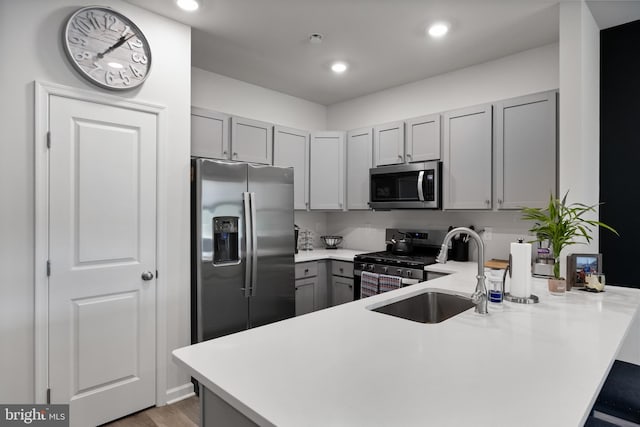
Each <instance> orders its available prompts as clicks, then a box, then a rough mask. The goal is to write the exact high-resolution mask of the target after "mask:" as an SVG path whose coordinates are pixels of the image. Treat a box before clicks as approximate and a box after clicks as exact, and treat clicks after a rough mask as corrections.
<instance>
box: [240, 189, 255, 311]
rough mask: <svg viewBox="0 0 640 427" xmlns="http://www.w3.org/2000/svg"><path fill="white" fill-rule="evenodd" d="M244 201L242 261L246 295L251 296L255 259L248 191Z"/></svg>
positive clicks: (243, 194)
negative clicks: (252, 266) (253, 256)
mask: <svg viewBox="0 0 640 427" xmlns="http://www.w3.org/2000/svg"><path fill="white" fill-rule="evenodd" d="M242 202H243V207H244V210H243V219H244V247H245V251H244V256H243V258H242V262H244V288H242V290H243V291H244V297H245V298H249V297H250V296H251V294H250V291H251V264H252V261H253V258H252V257H251V255H252V252H253V251H252V248H253V235H252V234H251V223H252V222H253V221H252V218H251V200H250V195H249V193H247V192H244V193H242Z"/></svg>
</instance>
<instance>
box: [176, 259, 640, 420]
mask: <svg viewBox="0 0 640 427" xmlns="http://www.w3.org/2000/svg"><path fill="white" fill-rule="evenodd" d="M429 269H430V270H432V271H440V272H450V273H454V274H451V275H448V276H445V277H442V278H439V279H435V280H432V281H429V282H424V283H421V284H418V285H413V286H410V287H406V288H403V289H400V290H397V291H394V292H390V293H387V294H382V295H376V296H373V297H370V298H367V299H364V300H359V301H354V302H352V303H348V304H343V305H340V306H337V307H333V308H329V309H326V310H321V311H317V312H314V313H309V314H307V315H304V316H300V317H296V318H294V319H289V320H286V321H282V322H278V323H274V324H271V325H267V326H263V327H260V328H256V329H251V330H248V331H245V332H241V333H237V334H233V335H229V336H226V337H222V338H218V339H215V340H211V341H207V342H203V343H200V344H197V345H194V346H190V347H185V348H181V349H178V350H175V351H174V352H173V354H174V360H176V361H177V362H178V363H179V364H180V365H182V366H184V367H186V369H187V371H188V372H189V373H190V374H191V375H192V376H194V377H195V378H196V379H198V380H199V381H200V382H201V383H202V384H203V385H204V386H205V387H207V388H209V389H210V390H211V391H212V392H214V393H216V394H217V395H219V396H220V397H222V398H223V399H225V400H226V401H227V402H228V403H230V404H231V405H232V406H234V407H236V409H238V410H239V411H240V412H242V413H243V414H245V415H246V416H247V417H249V418H250V419H252V420H253V421H254V422H256V423H258V424H260V425H277V426H283V427H284V426H414V425H415V426H417V425H420V426H423V425H432V426H438V427H440V426H456V427H458V426H471V425H473V426H516V425H517V426H518V427H523V426H545V427H550V426H562V427H570V426H582V425H583V423H584V421H585V419H586V417H587V415H588V413H589V410H590V408H591V406H592V403H593V402H594V400H595V397H596V396H597V393H598V391H599V389H600V387H601V386H602V382H603V381H604V378H605V377H606V374H607V372H608V371H609V369H610V367H611V364H612V363H613V360H614V359H615V356H616V354H617V352H618V350H619V348H620V346H621V344H622V342H623V340H624V338H625V336H626V333H627V331H628V329H629V325H630V324H631V321H632V319H633V316H634V314H635V313H636V311H637V309H638V306H639V305H640V291H638V290H635V289H627V288H616V287H611V286H609V287H607V288H605V291H606V292H604V293H600V294H592V293H588V292H584V291H580V290H572V291H571V292H568V293H566V295H564V296H553V295H550V294H549V293H548V292H547V290H546V281H544V280H540V279H534V283H533V292H534V293H535V294H536V295H538V296H539V298H540V303H539V304H535V305H519V304H513V303H505V307H504V309H503V310H502V311H491V307H490V308H489V310H490V314H489V315H488V316H480V315H477V314H475V313H474V312H473V309H470V310H468V311H466V312H464V313H462V314H460V315H458V316H455V317H453V318H450V319H448V320H446V321H444V322H442V323H439V324H422V323H416V322H412V321H408V320H404V319H400V318H396V317H392V316H387V315H384V314H380V313H376V312H372V311H370V310H368V309H367V307H371V306H380V305H383V304H384V303H386V302H388V301H391V300H396V299H402V298H403V297H405V296H407V295H411V294H416V293H420V292H421V291H423V290H424V289H425V288H429V287H431V288H443V289H449V290H454V291H461V292H464V293H467V294H470V293H471V292H472V291H473V289H474V288H475V278H474V276H475V272H476V266H475V264H473V263H456V262H449V263H447V264H445V265H438V266H430V267H429Z"/></svg>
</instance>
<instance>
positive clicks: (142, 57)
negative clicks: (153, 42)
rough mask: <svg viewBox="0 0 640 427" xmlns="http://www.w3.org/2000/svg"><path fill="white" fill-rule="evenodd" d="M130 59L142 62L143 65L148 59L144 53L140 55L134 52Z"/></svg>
mask: <svg viewBox="0 0 640 427" xmlns="http://www.w3.org/2000/svg"><path fill="white" fill-rule="evenodd" d="M131 59H132V60H133V62H137V63H139V64H143V65H146V63H147V61H148V59H147V56H146V55H140V54H138V53H135V52H134V53H133V54H132V55H131Z"/></svg>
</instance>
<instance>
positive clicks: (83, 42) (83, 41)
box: [69, 36, 87, 47]
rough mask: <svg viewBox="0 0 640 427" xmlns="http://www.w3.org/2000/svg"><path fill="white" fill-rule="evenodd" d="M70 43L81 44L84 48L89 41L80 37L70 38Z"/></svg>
mask: <svg viewBox="0 0 640 427" xmlns="http://www.w3.org/2000/svg"><path fill="white" fill-rule="evenodd" d="M69 41H70V42H71V43H73V44H79V45H80V46H82V47H85V46H86V45H87V39H83V38H82V37H78V36H69Z"/></svg>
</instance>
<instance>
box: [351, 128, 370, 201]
mask: <svg viewBox="0 0 640 427" xmlns="http://www.w3.org/2000/svg"><path fill="white" fill-rule="evenodd" d="M372 167H373V129H372V128H364V129H358V130H352V131H349V132H347V209H354V210H355V209H369V169H370V168H372Z"/></svg>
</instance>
